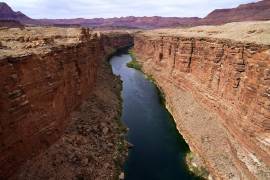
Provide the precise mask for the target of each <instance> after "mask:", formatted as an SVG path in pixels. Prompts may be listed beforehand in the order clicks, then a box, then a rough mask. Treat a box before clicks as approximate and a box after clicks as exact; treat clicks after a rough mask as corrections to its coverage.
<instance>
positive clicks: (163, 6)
mask: <svg viewBox="0 0 270 180" xmlns="http://www.w3.org/2000/svg"><path fill="white" fill-rule="evenodd" d="M255 1H256V0H6V1H5V2H6V3H8V4H9V5H10V6H11V7H12V8H13V9H14V10H16V11H22V12H23V13H25V14H26V15H28V16H30V17H32V18H54V19H55V18H78V17H84V18H95V17H105V18H108V17H121V16H167V17H168V16H175V17H192V16H198V17H204V16H206V15H207V14H208V13H209V12H211V11H212V10H214V9H220V8H232V7H236V6H238V5H239V4H244V3H249V2H255Z"/></svg>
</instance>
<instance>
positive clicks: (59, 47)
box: [0, 28, 131, 178]
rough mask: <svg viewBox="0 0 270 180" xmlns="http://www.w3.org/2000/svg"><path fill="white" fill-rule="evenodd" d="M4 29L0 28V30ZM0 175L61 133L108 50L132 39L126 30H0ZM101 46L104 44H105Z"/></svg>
mask: <svg viewBox="0 0 270 180" xmlns="http://www.w3.org/2000/svg"><path fill="white" fill-rule="evenodd" d="M3 31H4V32H3ZM0 34H1V40H2V45H3V46H4V47H5V48H4V49H1V59H0V87H1V91H0V112H1V113H0V114H1V115H0V154H1V155H0V162H1V163H0V177H1V178H5V177H8V176H10V175H11V174H13V173H14V172H15V171H16V170H17V169H18V167H19V166H20V165H21V164H23V163H24V162H25V161H26V160H27V159H30V158H32V157H34V156H36V155H37V154H39V153H40V152H42V151H43V150H45V149H47V148H48V147H49V146H50V145H52V144H53V143H54V142H56V140H58V139H59V137H60V136H61V135H62V134H63V131H64V129H65V127H66V126H67V124H68V123H69V121H70V114H71V112H73V111H74V110H75V109H76V108H78V107H79V106H80V105H81V103H82V101H83V100H84V99H86V98H87V97H88V96H89V94H90V92H91V91H92V90H93V88H94V87H95V84H96V78H97V71H98V69H99V66H100V64H101V63H102V59H104V57H105V56H106V54H107V53H110V52H109V51H108V49H109V50H110V49H111V48H118V47H121V46H126V45H129V44H130V43H131V37H130V36H129V35H128V34H127V33H122V34H121V33H118V35H117V37H118V39H120V40H117V41H115V40H116V38H115V37H116V36H115V34H105V35H101V34H99V33H94V32H89V30H87V29H82V30H81V29H61V28H33V29H31V28H27V29H23V30H20V29H9V30H2V31H1V32H0ZM104 47H105V48H104Z"/></svg>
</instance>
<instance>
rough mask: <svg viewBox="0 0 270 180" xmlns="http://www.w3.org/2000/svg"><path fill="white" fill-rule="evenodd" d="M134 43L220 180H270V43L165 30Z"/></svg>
mask: <svg viewBox="0 0 270 180" xmlns="http://www.w3.org/2000/svg"><path fill="white" fill-rule="evenodd" d="M221 28H222V27H221ZM235 28H236V29H237V26H236V27H235ZM200 31H203V30H200ZM200 31H198V32H200ZM213 32H214V31H213ZM213 32H212V33H213ZM192 33H194V30H193V32H192ZM242 33H243V34H244V32H242ZM216 34H222V32H216ZM244 35H245V34H244ZM244 35H243V36H244ZM265 39H266V38H265ZM134 44H135V47H134V51H135V54H136V57H137V60H138V61H139V62H140V63H141V64H142V65H143V71H144V72H146V73H147V74H148V75H150V76H152V77H153V78H154V79H155V80H156V83H157V85H158V86H159V87H160V88H161V89H162V91H163V92H164V94H165V98H166V103H167V107H168V109H169V110H170V112H171V113H172V115H173V117H174V119H175V121H176V124H177V128H178V129H179V131H180V132H181V134H182V135H183V136H184V138H185V139H186V140H187V142H188V144H189V145H190V147H191V150H192V151H193V152H195V153H197V154H198V155H199V156H200V157H201V158H202V160H203V162H204V164H205V165H206V167H207V169H208V170H209V171H210V173H211V174H212V176H213V177H215V178H217V179H219V178H221V179H254V178H258V179H269V178H270V171H269V170H270V168H269V167H270V158H269V157H270V106H269V105H270V99H269V97H270V91H269V90H270V84H269V83H270V46H269V44H267V43H266V44H260V43H256V42H254V43H252V42H239V41H234V40H233V39H229V38H227V39H223V38H212V37H211V38H209V37H207V36H204V37H200V36H199V35H198V34H197V35H196V36H193V35H191V36H188V35H187V34H185V35H177V34H169V33H166V31H162V30H161V31H160V32H158V33H153V32H146V33H138V34H136V35H135V39H134Z"/></svg>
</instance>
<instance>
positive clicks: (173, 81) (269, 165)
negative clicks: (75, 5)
mask: <svg viewBox="0 0 270 180" xmlns="http://www.w3.org/2000/svg"><path fill="white" fill-rule="evenodd" d="M269 34H270V22H269V21H261V22H260V21H258V22H241V23H229V24H225V25H222V26H201V27H194V28H184V29H177V28H175V29H172V28H171V29H159V30H151V31H134V30H133V31H102V32H97V31H92V30H90V29H87V28H56V27H24V28H8V29H1V30H0V39H1V43H0V51H1V54H0V87H1V91H0V152H1V154H0V178H1V179H6V178H10V179H50V178H52V179H53V178H54V179H83V178H88V179H91V178H92V179H114V178H117V177H118V175H119V171H121V169H120V168H121V165H122V164H123V161H124V159H125V157H126V156H127V147H128V143H127V142H126V141H125V139H124V136H125V135H124V132H125V131H126V128H124V127H122V125H121V124H120V121H119V116H120V111H121V97H120V91H121V81H120V79H119V77H115V76H113V74H112V72H111V69H110V66H109V64H108V62H107V61H106V60H107V59H108V57H110V55H112V54H113V53H114V52H115V51H116V50H117V49H119V48H122V47H126V46H131V45H133V43H134V48H133V50H134V53H135V56H136V58H137V60H138V62H139V63H140V64H141V65H142V70H143V72H145V73H146V74H147V75H148V76H149V78H150V79H153V80H154V81H155V82H156V84H157V85H158V86H159V88H160V89H161V91H162V92H163V94H164V96H165V99H166V106H167V108H168V110H169V111H170V112H171V114H172V116H173V118H174V120H175V122H176V126H177V129H178V131H179V132H180V133H181V134H182V135H183V137H184V139H185V140H186V142H187V143H188V145H189V146H190V148H191V151H192V152H193V154H194V157H196V159H198V161H197V162H200V163H199V165H200V166H204V167H206V168H207V170H208V171H209V172H210V174H211V177H212V178H214V179H269V178H270V173H269V172H270V158H269V157H270V145H269V138H270V124H269V123H270V119H269V118H270V108H269V105H270V100H269V97H270V95H269V94H270V92H269V82H270V81H269V79H270V70H269V69H270V64H269V60H270V44H269V43H270V36H269ZM195 166H197V164H195ZM121 178H122V177H121Z"/></svg>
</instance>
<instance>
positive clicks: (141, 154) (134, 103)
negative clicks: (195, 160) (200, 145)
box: [110, 51, 199, 180]
mask: <svg viewBox="0 0 270 180" xmlns="http://www.w3.org/2000/svg"><path fill="white" fill-rule="evenodd" d="M129 61H131V56H130V55H129V54H128V53H127V52H126V51H125V52H121V53H118V54H116V55H115V56H113V57H112V58H111V59H110V63H111V65H112V69H113V73H114V74H115V75H120V76H121V80H122V81H123V90H122V98H123V109H122V117H121V120H122V121H123V123H124V124H125V125H126V126H127V127H128V128H129V131H128V133H127V139H128V141H129V142H130V143H132V144H133V145H134V147H133V148H132V149H131V150H130V151H129V156H128V159H127V161H126V163H125V165H124V172H125V179H126V180H192V179H199V178H197V177H195V176H193V175H192V174H191V173H190V172H189V171H188V169H187V166H186V164H185V154H186V153H187V152H189V147H188V145H187V144H186V142H185V141H184V139H183V137H182V136H181V135H180V134H179V132H178V131H177V129H176V126H175V123H174V121H173V119H172V117H171V115H170V113H169V112H168V111H167V110H166V108H165V107H164V105H162V103H161V101H160V97H159V93H158V92H159V91H158V89H157V87H156V86H155V84H154V83H153V82H151V81H150V80H149V79H147V78H146V77H145V75H144V74H143V73H142V72H140V71H137V70H135V69H131V68H128V67H127V66H126V64H127V63H128V62H129Z"/></svg>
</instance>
